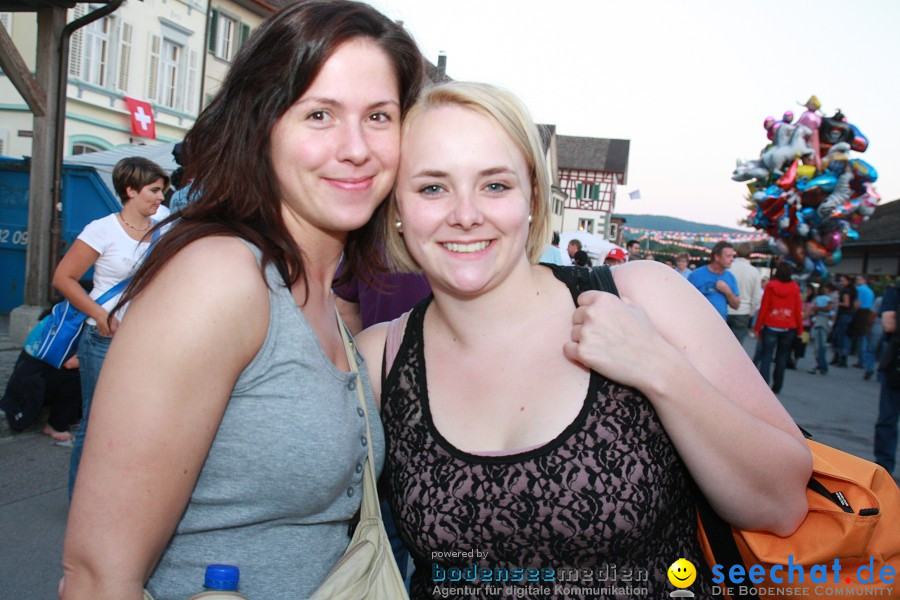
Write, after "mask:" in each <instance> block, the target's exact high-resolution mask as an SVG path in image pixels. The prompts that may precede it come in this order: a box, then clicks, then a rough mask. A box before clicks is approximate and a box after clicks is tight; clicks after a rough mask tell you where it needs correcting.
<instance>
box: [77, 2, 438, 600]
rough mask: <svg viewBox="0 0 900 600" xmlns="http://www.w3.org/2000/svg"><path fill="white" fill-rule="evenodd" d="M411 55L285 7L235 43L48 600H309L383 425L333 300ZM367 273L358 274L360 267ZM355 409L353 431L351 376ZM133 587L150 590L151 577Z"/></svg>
mask: <svg viewBox="0 0 900 600" xmlns="http://www.w3.org/2000/svg"><path fill="white" fill-rule="evenodd" d="M422 78H423V60H422V58H421V55H420V53H419V51H418V49H417V48H416V45H415V43H414V42H413V40H412V39H411V38H410V37H409V35H408V34H407V33H406V32H405V31H404V30H403V29H402V27H400V26H399V25H397V24H396V23H394V22H393V21H391V20H390V19H388V18H386V17H385V16H384V15H382V14H381V13H379V12H377V11H376V10H375V9H373V8H372V7H370V6H368V5H366V4H362V3H357V2H351V1H346V0H336V1H328V2H325V1H302V2H297V3H294V4H291V5H289V6H288V7H287V8H285V9H284V10H283V11H281V12H280V13H277V14H276V15H274V16H273V17H271V18H270V19H269V20H268V21H267V22H265V23H264V24H263V25H262V26H261V27H260V28H259V29H258V30H257V31H256V32H255V33H254V34H253V36H251V38H250V39H249V40H248V41H247V43H246V44H245V45H244V46H243V47H242V49H241V51H240V52H239V54H238V56H237V58H236V59H235V61H234V63H233V65H232V67H231V70H230V71H229V74H228V77H227V79H226V81H225V83H224V84H223V87H222V89H221V91H220V92H219V94H218V96H217V97H216V98H215V100H213V102H212V103H211V104H210V106H209V107H208V108H207V109H205V110H204V112H203V113H202V114H201V115H200V117H199V118H198V120H197V123H196V125H195V126H194V128H193V129H192V130H191V132H190V133H189V134H188V136H187V138H186V144H187V146H188V147H189V148H190V153H189V155H188V163H187V165H186V168H185V176H186V177H187V178H188V179H189V180H192V181H193V183H192V185H194V186H197V189H199V190H202V194H198V195H197V197H196V198H193V199H192V201H191V203H190V204H188V205H187V206H186V207H185V208H184V209H183V210H182V211H181V212H180V213H179V216H180V217H181V220H180V221H177V222H175V223H174V224H173V225H172V228H171V231H169V232H167V234H166V235H165V236H164V237H163V238H161V240H160V242H159V244H158V245H157V247H156V248H155V249H154V251H153V252H152V253H151V255H150V257H149V259H148V260H147V261H146V262H145V263H144V265H143V267H142V268H141V270H140V272H139V273H138V274H137V275H136V277H135V279H134V281H133V283H132V285H131V287H130V288H129V290H128V292H127V294H126V300H128V301H131V307H130V309H129V315H128V316H129V318H128V319H127V320H126V321H125V322H124V323H123V324H122V326H121V328H120V331H119V333H118V334H117V336H116V341H115V343H114V344H113V346H112V348H111V351H110V354H109V358H108V362H107V368H105V369H104V371H103V375H102V377H101V378H100V382H99V385H98V389H97V399H96V401H95V414H94V417H93V420H92V423H91V431H90V434H89V435H88V438H87V443H86V446H85V454H84V465H83V468H82V473H81V475H80V476H79V479H78V485H77V486H76V489H75V494H74V498H73V501H72V509H71V512H70V515H69V525H68V530H67V532H66V542H65V548H64V554H63V566H64V572H65V578H64V583H63V593H62V596H63V598H67V599H68V598H90V599H92V600H101V599H105V598H110V599H112V598H114V599H116V600H122V599H126V600H127V599H134V600H137V599H139V598H141V594H142V587H143V586H144V584H145V583H146V584H147V588H148V590H149V591H150V592H151V593H153V594H154V596H155V597H156V600H170V599H171V600H183V599H184V598H186V597H187V596H189V595H190V594H191V593H192V592H195V591H198V587H199V584H200V582H202V578H203V572H204V567H205V565H206V564H208V563H212V562H222V563H228V564H234V565H236V566H238V567H239V568H240V570H241V580H240V581H241V591H242V593H244V594H245V595H247V596H248V597H250V598H254V599H257V598H258V599H266V598H272V599H275V598H306V597H309V596H310V594H312V592H313V591H314V590H315V589H316V588H317V587H318V586H319V584H320V582H321V581H322V579H323V578H324V576H325V575H326V573H327V572H328V571H329V570H330V569H331V567H332V566H333V565H334V564H335V563H336V562H337V561H338V560H339V559H340V557H341V555H342V553H343V552H344V550H345V549H346V547H347V544H348V542H349V536H348V529H349V525H350V523H351V520H352V518H353V516H354V515H355V514H356V512H357V510H358V509H359V505H360V496H361V494H362V476H363V470H364V468H363V464H364V462H365V460H366V456H367V446H368V445H369V444H372V445H373V448H374V450H375V455H376V457H377V458H376V462H378V463H379V464H378V465H376V466H378V467H380V461H381V459H382V457H383V455H384V442H383V431H382V428H381V424H380V422H379V421H378V420H377V418H375V417H374V415H376V414H377V413H376V410H375V405H374V401H373V397H372V391H371V389H370V385H369V383H368V379H367V378H366V377H365V376H364V375H361V376H359V377H357V376H356V375H355V374H354V373H351V372H348V370H349V367H348V361H347V357H346V355H345V352H344V346H343V342H342V339H341V333H340V329H339V323H338V321H337V318H336V311H335V305H334V299H333V296H332V293H331V288H332V283H333V282H332V279H333V275H334V273H335V270H336V267H337V265H338V262H339V260H340V258H341V255H342V254H343V255H344V257H345V265H346V266H345V270H344V271H343V273H344V275H345V276H347V277H350V276H354V275H359V276H362V277H364V278H365V277H368V271H367V269H366V267H367V266H371V267H372V268H377V267H378V265H377V264H374V265H373V264H372V263H373V259H372V257H374V256H377V254H378V253H377V252H376V249H377V248H379V247H380V246H379V244H380V241H379V237H380V236H379V233H380V232H381V231H382V228H381V222H382V218H383V217H382V215H381V212H380V211H377V209H378V208H379V206H380V205H381V204H382V202H383V201H384V199H385V198H386V197H387V195H388V193H389V192H390V189H391V186H392V185H393V182H394V177H395V175H396V168H397V162H398V157H399V146H400V120H401V118H402V115H403V114H404V112H405V111H406V109H407V108H408V107H409V106H410V105H411V103H412V101H413V100H414V99H415V97H416V95H417V93H418V91H419V89H420V87H421V82H422ZM375 262H377V261H375ZM357 384H359V385H364V388H365V393H366V397H367V399H368V401H369V404H370V407H371V408H370V410H369V413H370V415H372V416H373V422H372V427H371V429H372V439H368V436H367V435H366V421H365V418H364V417H363V416H362V410H361V408H360V406H359V399H358V396H357V392H356V385H357ZM148 579H149V582H148Z"/></svg>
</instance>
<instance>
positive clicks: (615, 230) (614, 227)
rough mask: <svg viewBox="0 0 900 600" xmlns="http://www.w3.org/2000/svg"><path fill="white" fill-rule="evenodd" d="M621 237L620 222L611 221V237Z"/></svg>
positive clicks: (613, 238) (612, 238)
mask: <svg viewBox="0 0 900 600" xmlns="http://www.w3.org/2000/svg"><path fill="white" fill-rule="evenodd" d="M618 237H619V224H618V223H610V224H609V239H611V240H616V239H618Z"/></svg>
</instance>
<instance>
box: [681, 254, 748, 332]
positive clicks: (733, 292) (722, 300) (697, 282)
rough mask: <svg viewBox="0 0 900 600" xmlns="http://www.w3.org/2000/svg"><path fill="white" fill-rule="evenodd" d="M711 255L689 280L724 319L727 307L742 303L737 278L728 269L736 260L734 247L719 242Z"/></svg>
mask: <svg viewBox="0 0 900 600" xmlns="http://www.w3.org/2000/svg"><path fill="white" fill-rule="evenodd" d="M711 256H712V260H711V261H710V262H709V264H708V265H706V266H705V267H699V268H697V269H695V270H694V271H692V272H691V274H690V276H689V277H688V281H690V282H691V285H693V286H694V287H695V288H697V289H698V290H700V293H701V294H703V295H704V296H706V299H707V300H709V302H710V303H711V304H712V305H713V306H714V307H715V309H716V310H717V311H718V313H719V314H720V315H722V319H727V318H728V313H727V308H728V307H729V306H730V307H731V308H737V307H738V306H740V304H741V297H740V291H739V290H738V285H737V280H736V279H735V278H734V275H732V274H731V273H730V272H729V271H728V268H729V267H730V266H731V263H732V262H734V256H735V252H734V248H733V247H732V245H731V244H729V243H728V242H724V241H723V242H717V243H716V245H715V246H713V247H712V250H711Z"/></svg>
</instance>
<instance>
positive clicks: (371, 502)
mask: <svg viewBox="0 0 900 600" xmlns="http://www.w3.org/2000/svg"><path fill="white" fill-rule="evenodd" d="M334 310H335V315H336V316H337V321H338V329H340V330H341V339H342V340H343V342H344V352H345V353H346V354H347V363H348V364H349V365H350V371H351V372H352V373H354V374H355V375H356V379H357V381H356V394H357V395H358V396H359V405H360V407H362V411H363V414H364V415H365V417H366V439H367V440H369V443H368V444H366V448H367V449H368V457H367V459H366V466H365V471H364V473H363V497H362V500H361V506H360V519H365V518H370V517H371V518H377V519H379V520H380V519H381V509H380V508H379V503H378V485H377V481H378V478H377V477H376V476H375V452H374V450H373V449H372V446H373V444H372V427H371V425H370V424H369V407H368V405H367V403H366V396H365V393H364V392H363V385H362V381H360V379H359V365H358V364H357V362H356V346H355V344H354V342H353V338H352V337H351V336H350V330H348V329H347V325H346V324H344V320H343V319H342V318H341V315H340V313H339V312H337V306H335V308H334Z"/></svg>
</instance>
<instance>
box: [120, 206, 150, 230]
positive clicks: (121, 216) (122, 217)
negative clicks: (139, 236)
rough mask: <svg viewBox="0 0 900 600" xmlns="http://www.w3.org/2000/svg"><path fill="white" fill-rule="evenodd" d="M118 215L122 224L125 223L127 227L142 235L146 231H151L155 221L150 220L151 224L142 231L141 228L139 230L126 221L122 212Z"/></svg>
mask: <svg viewBox="0 0 900 600" xmlns="http://www.w3.org/2000/svg"><path fill="white" fill-rule="evenodd" d="M117 214H118V215H119V218H120V219H121V220H122V222H123V223H125V225H127V226H128V227H130V228H132V229H134V230H135V231H140V232H141V233H143V232H145V231H149V229H150V228H151V227H152V226H153V219H148V221H149V223H147V226H146V227H144V228H143V229H140V228H138V227H135V226H134V225H132V224H131V223H129V222H128V221H126V220H125V217H124V216H123V215H122V211H119V212H118V213H117Z"/></svg>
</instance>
